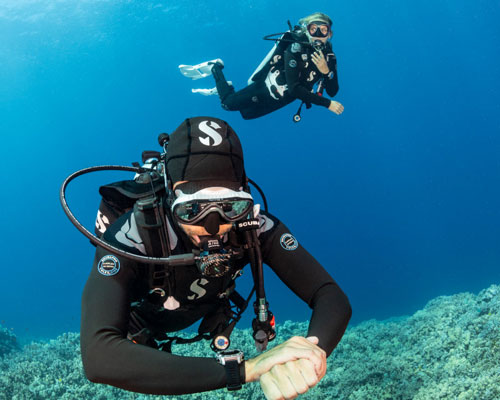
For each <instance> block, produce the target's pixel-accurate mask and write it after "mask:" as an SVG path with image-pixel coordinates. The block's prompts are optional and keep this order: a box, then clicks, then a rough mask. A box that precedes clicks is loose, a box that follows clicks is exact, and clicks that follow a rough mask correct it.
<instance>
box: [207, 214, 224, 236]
mask: <svg viewBox="0 0 500 400" xmlns="http://www.w3.org/2000/svg"><path fill="white" fill-rule="evenodd" d="M219 226H220V215H219V213H218V212H211V213H209V214H208V215H207V217H206V218H205V223H204V224H203V227H204V228H205V230H206V231H207V232H208V233H209V234H210V235H216V234H217V233H218V232H219Z"/></svg>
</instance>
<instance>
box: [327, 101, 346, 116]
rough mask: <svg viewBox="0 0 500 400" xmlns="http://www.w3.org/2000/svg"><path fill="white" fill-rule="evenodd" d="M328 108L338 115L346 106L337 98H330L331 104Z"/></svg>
mask: <svg viewBox="0 0 500 400" xmlns="http://www.w3.org/2000/svg"><path fill="white" fill-rule="evenodd" d="M328 109H329V110H330V111H331V112H334V113H335V114H337V115H340V114H342V113H343V112H344V106H343V105H342V104H340V103H339V102H338V101H335V100H330V105H329V106H328Z"/></svg>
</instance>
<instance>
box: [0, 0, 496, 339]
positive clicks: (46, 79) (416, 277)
mask: <svg viewBox="0 0 500 400" xmlns="http://www.w3.org/2000/svg"><path fill="white" fill-rule="evenodd" d="M317 10H321V11H323V12H326V13H327V14H329V15H330V16H331V17H332V19H333V21H334V37H333V48H334V50H335V52H336V54H337V57H338V63H339V67H338V68H339V80H340V92H339V94H338V95H337V97H336V100H338V101H340V102H341V103H343V104H344V106H345V112H344V114H343V115H342V116H337V115H334V114H332V113H330V112H328V111H327V110H326V109H323V108H320V107H315V108H314V107H313V108H312V109H310V110H305V111H303V120H302V122H301V123H299V124H294V123H293V122H292V119H291V117H292V115H293V114H294V112H295V111H296V107H298V103H294V104H293V105H290V106H288V107H286V108H285V109H282V110H280V111H278V112H275V113H274V114H272V115H269V116H266V117H263V118H260V119H257V120H254V121H244V120H243V119H242V118H241V117H240V116H239V114H238V113H229V112H226V111H224V110H223V109H222V108H221V107H220V106H219V103H218V101H217V99H216V98H205V97H202V96H197V95H193V94H191V92H190V89H191V88H192V87H211V86H213V85H212V81H211V78H207V79H205V80H200V81H196V82H191V81H189V80H187V79H186V78H184V77H182V76H181V75H180V74H179V72H178V70H177V65H178V64H181V63H186V64H192V63H198V62H201V61H204V60H208V59H212V58H216V57H221V58H223V60H224V62H225V64H226V68H225V73H226V76H227V77H228V78H229V79H230V80H232V81H233V82H234V85H235V86H236V87H237V88H241V87H243V85H244V84H245V83H246V80H247V79H248V76H249V75H250V74H251V73H252V72H253V70H254V68H255V67H256V66H257V65H258V64H259V62H260V60H261V58H262V57H263V56H264V55H265V54H266V53H267V51H268V50H269V48H270V43H269V42H265V41H263V40H262V36H264V35H266V34H269V33H274V32H280V31H283V30H285V29H286V26H287V25H286V21H287V20H288V19H290V20H291V21H292V22H293V23H295V22H296V21H297V20H298V19H299V18H300V17H302V16H304V15H307V14H309V13H311V12H314V11H317ZM499 20H500V3H499V2H498V1H493V0H490V1H475V2H471V1H464V0H453V1H451V0H448V1H430V0H426V1H418V2H410V1H396V0H391V1H382V2H371V1H360V0H351V1H348V2H332V1H323V0H318V1H316V2H315V3H314V6H313V7H311V6H310V5H309V3H307V2H303V1H296V0H287V1H281V0H278V1H274V2H268V1H263V0H252V1H238V2H233V1H229V0H221V1H214V0H210V1H209V0H202V1H196V2H193V1H187V0H182V1H168V2H167V1H163V2H160V1H141V2H133V1H105V0H101V1H98V0H86V1H53V0H50V1H49V0H47V1H41V0H40V1H33V0H32V1H28V0H16V1H14V0H3V1H2V2H1V3H0V87H1V91H0V102H1V104H0V129H1V137H2V146H1V161H2V164H3V168H2V189H1V190H2V192H1V193H2V205H3V206H2V214H1V215H2V219H1V221H2V230H1V235H2V236H1V238H0V242H1V243H2V248H1V249H2V260H3V262H2V278H1V280H0V322H1V323H2V324H3V325H5V326H7V327H9V328H13V330H14V332H15V333H16V334H17V335H18V336H19V337H26V338H36V337H54V336H55V335H57V334H59V333H61V332H64V331H77V330H78V329H79V317H80V295H81V292H82V288H83V285H84V283H85V280H86V278H87V275H88V273H89V269H90V267H91V264H92V260H93V252H94V251H93V247H92V246H91V245H90V244H89V242H88V240H87V239H85V238H84V237H83V236H82V235H81V234H80V233H79V232H77V230H76V229H75V228H74V227H73V226H72V225H71V224H70V223H69V221H68V220H67V218H66V217H65V215H64V214H63V212H62V209H61V206H60V204H59V200H58V190H59V187H60V185H61V183H62V181H63V180H64V178H65V177H66V176H67V175H69V174H70V173H72V172H73V171H75V170H77V169H80V168H83V167H87V166H92V165H100V164H125V165H130V163H131V162H132V161H138V160H140V156H141V151H142V150H144V149H150V150H159V147H158V146H157V144H156V138H157V135H158V134H159V133H160V132H164V131H166V132H169V131H172V130H173V129H175V128H176V127H177V125H179V124H180V123H181V121H182V120H183V119H184V118H186V117H189V116H197V115H211V116H215V117H219V118H223V119H226V120H227V121H228V122H229V123H230V124H231V125H232V126H233V127H234V128H235V130H236V131H237V132H238V134H239V136H240V138H241V141H242V143H243V147H244V149H245V152H246V168H247V173H248V175H249V176H250V177H251V178H252V179H253V180H255V181H257V182H258V183H259V184H260V186H261V187H262V188H263V189H264V190H265V192H266V194H267V198H268V201H269V203H270V209H271V211H272V212H273V213H274V214H276V215H277V216H278V217H279V218H281V219H282V220H283V221H284V222H285V223H286V224H287V225H288V226H289V227H290V229H291V230H292V232H293V233H294V234H295V235H296V237H297V238H298V239H299V241H300V242H301V243H302V244H303V245H304V246H306V248H307V249H308V250H309V251H310V252H311V253H312V254H313V255H315V256H316V257H317V259H318V260H320V261H321V262H322V263H323V265H324V266H325V267H326V268H327V269H328V271H329V272H330V273H331V275H332V276H333V277H334V278H335V279H336V280H337V281H338V283H339V284H340V286H341V287H342V288H343V289H344V290H345V292H346V293H347V294H348V296H349V298H350V300H351V303H352V306H353V310H354V315H353V323H357V322H360V321H362V320H364V319H367V318H379V319H383V318H387V317H390V316H395V315H402V314H410V313H413V312H414V311H416V310H417V309H419V308H421V307H422V306H423V305H424V304H425V303H426V302H427V301H428V300H430V299H431V298H433V297H435V296H438V295H442V294H451V293H456V292H460V291H478V290H480V289H482V288H484V287H486V286H487V285H489V284H492V283H497V284H498V283H499V281H500V211H499V210H500V185H499V183H500V161H499V160H500V157H499V155H500V97H499V96H500V94H499V93H500V25H499V24H498V21H499ZM127 177H128V175H126V174H125V175H123V174H121V175H120V174H101V175H99V174H96V175H94V176H89V177H84V178H82V179H81V180H80V181H76V182H74V183H73V184H71V186H70V188H69V189H68V200H69V201H70V205H71V207H72V209H73V210H74V211H75V213H76V214H77V215H78V217H79V218H80V219H81V220H82V222H84V223H85V224H86V226H88V227H89V228H91V227H92V225H93V221H94V216H95V212H96V208H97V206H98V202H99V197H98V194H97V188H98V186H99V185H100V184H102V183H107V182H109V181H113V180H118V179H126V178H127ZM304 273H305V274H307V266H304ZM247 275H248V276H247V279H249V277H250V276H249V274H247ZM266 278H267V292H268V295H269V299H270V303H271V307H272V310H273V311H274V313H275V314H276V316H277V320H278V323H279V322H280V320H281V321H282V320H285V319H296V320H303V319H306V318H308V317H309V309H308V308H307V306H305V305H304V304H303V303H301V302H300V300H298V299H295V298H294V295H293V294H292V293H291V292H290V291H289V290H288V289H287V288H286V287H284V286H283V285H282V284H281V283H280V282H279V281H277V279H276V278H274V277H273V275H272V273H270V272H268V273H267V275H266ZM243 286H245V285H244V284H243ZM103 306H106V305H103ZM247 314H248V317H247V319H246V320H245V321H243V322H242V324H241V326H242V327H244V326H246V325H247V324H248V319H250V318H251V317H252V316H251V312H250V311H248V312H247Z"/></svg>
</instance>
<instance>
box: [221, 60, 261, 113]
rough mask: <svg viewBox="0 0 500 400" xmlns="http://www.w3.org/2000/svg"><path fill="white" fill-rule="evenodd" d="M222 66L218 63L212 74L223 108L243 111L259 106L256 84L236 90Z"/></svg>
mask: <svg viewBox="0 0 500 400" xmlns="http://www.w3.org/2000/svg"><path fill="white" fill-rule="evenodd" d="M222 68H224V67H223V66H222V65H220V64H218V63H217V64H215V65H214V66H213V68H212V75H213V77H214V79H215V86H216V87H217V92H218V94H219V98H220V101H221V105H222V108H224V109H226V110H229V111H241V110H243V109H247V108H252V107H254V106H257V103H258V102H259V99H258V96H257V94H258V93H257V92H258V90H257V87H256V85H255V84H254V83H252V84H251V85H250V86H247V87H246V88H244V89H241V90H238V91H237V92H236V91H235V90H234V87H233V86H232V85H230V84H229V83H228V82H227V81H226V78H225V77H224V74H223V73H222ZM259 97H260V96H259Z"/></svg>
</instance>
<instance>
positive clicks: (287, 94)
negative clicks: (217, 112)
mask: <svg viewBox="0 0 500 400" xmlns="http://www.w3.org/2000/svg"><path fill="white" fill-rule="evenodd" d="M292 39H294V40H296V41H295V42H289V41H283V42H280V43H279V44H278V46H277V49H276V51H275V53H274V54H273V56H272V57H271V59H270V60H269V61H268V63H267V64H266V65H265V66H264V67H263V68H262V70H260V71H259V72H258V73H257V74H256V75H255V76H253V78H252V79H253V83H251V84H250V85H249V86H247V87H246V88H244V89H242V90H239V91H238V92H235V90H234V87H233V86H232V85H229V84H228V83H227V81H226V79H225V77H224V75H223V73H222V66H221V65H220V64H215V65H214V67H213V68H212V74H213V76H214V78H215V83H216V86H217V91H218V93H219V97H220V100H221V104H222V107H223V108H224V109H226V110H229V111H239V112H240V113H241V115H242V117H243V118H244V119H253V118H258V117H261V116H263V115H266V114H269V113H271V112H273V111H275V110H278V109H279V108H282V107H284V106H286V105H287V104H290V103H291V102H292V101H294V100H296V99H300V100H302V101H303V102H304V103H305V104H306V105H307V106H308V107H309V106H310V105H311V104H315V105H319V106H323V107H327V108H328V107H329V105H330V100H329V99H328V98H325V97H323V96H321V95H320V94H317V93H313V92H312V91H313V87H314V85H315V84H316V83H317V82H318V81H319V80H320V79H322V78H323V80H324V88H325V89H326V92H327V93H328V95H329V96H330V97H333V96H335V95H336V94H337V92H338V90H339V84H338V78H337V59H336V57H335V54H334V53H333V50H332V46H331V43H330V42H327V43H326V45H325V48H324V50H323V54H324V56H325V58H326V61H327V64H328V67H329V69H330V73H329V74H328V75H323V74H322V73H321V72H320V71H319V70H318V68H317V67H316V65H315V64H314V63H313V61H312V59H311V55H312V53H314V49H313V48H312V46H311V45H309V44H305V43H306V42H307V38H306V37H305V35H298V34H296V33H292V34H288V36H287V40H292Z"/></svg>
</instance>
